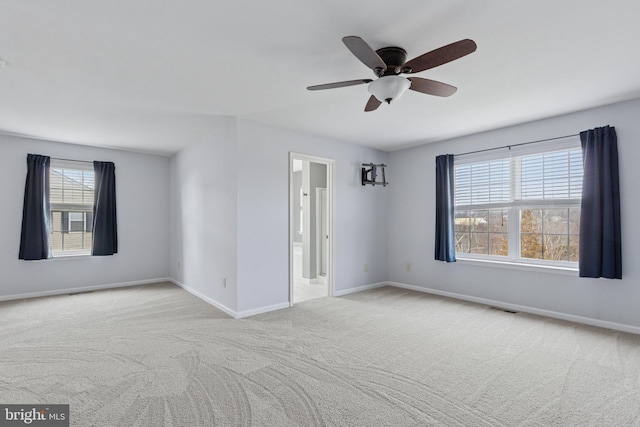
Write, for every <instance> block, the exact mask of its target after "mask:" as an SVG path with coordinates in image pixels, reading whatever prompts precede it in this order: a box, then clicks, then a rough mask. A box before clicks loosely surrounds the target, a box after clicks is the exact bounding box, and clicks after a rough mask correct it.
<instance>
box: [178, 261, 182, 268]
mask: <svg viewBox="0 0 640 427" xmlns="http://www.w3.org/2000/svg"><path fill="white" fill-rule="evenodd" d="M181 268H182V263H181V262H180V261H178V270H180V269H181Z"/></svg>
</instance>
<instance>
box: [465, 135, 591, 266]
mask: <svg viewBox="0 0 640 427" xmlns="http://www.w3.org/2000/svg"><path fill="white" fill-rule="evenodd" d="M554 142H555V143H554V144H543V143H540V144H532V145H529V146H525V147H517V148H520V149H519V150H516V149H512V150H509V151H507V150H502V151H501V152H489V153H482V154H481V155H477V156H473V155H469V156H460V158H456V160H455V181H454V182H455V239H456V256H457V257H458V258H460V259H465V258H475V259H486V260H496V261H506V262H514V263H527V264H543V265H550V266H561V267H570V268H577V262H578V246H579V230H580V199H581V192H582V153H581V149H580V141H579V140H578V139H577V138H575V140H573V139H572V140H570V141H568V142H563V143H558V142H557V141H554Z"/></svg>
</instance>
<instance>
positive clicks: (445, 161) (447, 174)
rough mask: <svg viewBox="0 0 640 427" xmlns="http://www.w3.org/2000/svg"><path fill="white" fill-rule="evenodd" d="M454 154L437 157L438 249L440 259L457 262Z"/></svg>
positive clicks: (436, 253)
mask: <svg viewBox="0 0 640 427" xmlns="http://www.w3.org/2000/svg"><path fill="white" fill-rule="evenodd" d="M453 157H454V156H453V154H443V155H442V156H438V157H436V248H435V249H436V250H435V259H436V260H438V261H447V262H455V260H456V247H455V246H456V245H455V229H454V209H455V207H454V200H453V176H454V170H453Z"/></svg>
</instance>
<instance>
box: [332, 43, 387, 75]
mask: <svg viewBox="0 0 640 427" xmlns="http://www.w3.org/2000/svg"><path fill="white" fill-rule="evenodd" d="M342 42H343V43H344V44H345V46H347V48H348V49H349V50H350V51H351V53H353V54H354V55H355V57H356V58H358V59H359V60H360V61H361V62H362V63H363V64H364V65H366V66H367V67H369V68H371V69H372V70H374V71H377V70H381V71H384V70H386V69H387V64H385V63H384V61H383V60H382V58H380V55H378V54H377V53H376V51H375V50H373V49H372V48H371V46H369V45H368V44H367V42H365V41H364V40H362V39H361V38H360V37H358V36H346V37H343V38H342Z"/></svg>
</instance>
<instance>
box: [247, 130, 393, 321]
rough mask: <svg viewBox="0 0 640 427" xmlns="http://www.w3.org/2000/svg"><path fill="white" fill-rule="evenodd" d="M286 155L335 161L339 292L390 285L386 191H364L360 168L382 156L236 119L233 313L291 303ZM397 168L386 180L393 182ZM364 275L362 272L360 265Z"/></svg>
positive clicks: (336, 270) (336, 287)
mask: <svg viewBox="0 0 640 427" xmlns="http://www.w3.org/2000/svg"><path fill="white" fill-rule="evenodd" d="M289 152H296V153H301V154H307V155H313V156H318V157H324V158H329V159H334V160H335V161H336V183H335V187H336V188H335V193H336V194H335V207H334V208H335V223H334V226H335V242H334V244H335V264H334V268H335V286H334V289H335V291H337V292H341V291H345V290H348V289H350V288H356V287H359V286H365V285H369V284H374V283H378V282H384V281H386V279H387V213H386V211H387V209H386V205H387V200H388V199H387V197H388V195H389V188H390V187H386V188H383V187H380V186H376V187H375V188H373V187H371V186H367V187H363V186H362V185H361V184H360V164H361V163H369V162H375V163H380V162H386V159H387V154H386V153H383V152H380V151H377V150H373V149H370V148H365V147H363V146H359V145H354V144H345V143H339V142H336V141H332V140H328V139H325V138H320V137H315V136H310V135H306V134H302V133H298V132H294V131H289V130H284V129H279V128H275V127H270V126H266V125H262V124H258V123H254V122H249V121H244V120H240V121H239V126H238V224H237V227H238V284H239V285H238V311H239V312H241V313H242V312H248V311H251V310H257V309H259V308H261V307H269V306H277V305H280V304H283V303H286V302H288V300H289ZM393 174H394V170H393V169H390V171H389V176H390V180H391V182H392V185H395V184H393V179H394V175H393ZM365 263H368V264H369V271H368V272H364V264H365Z"/></svg>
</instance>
